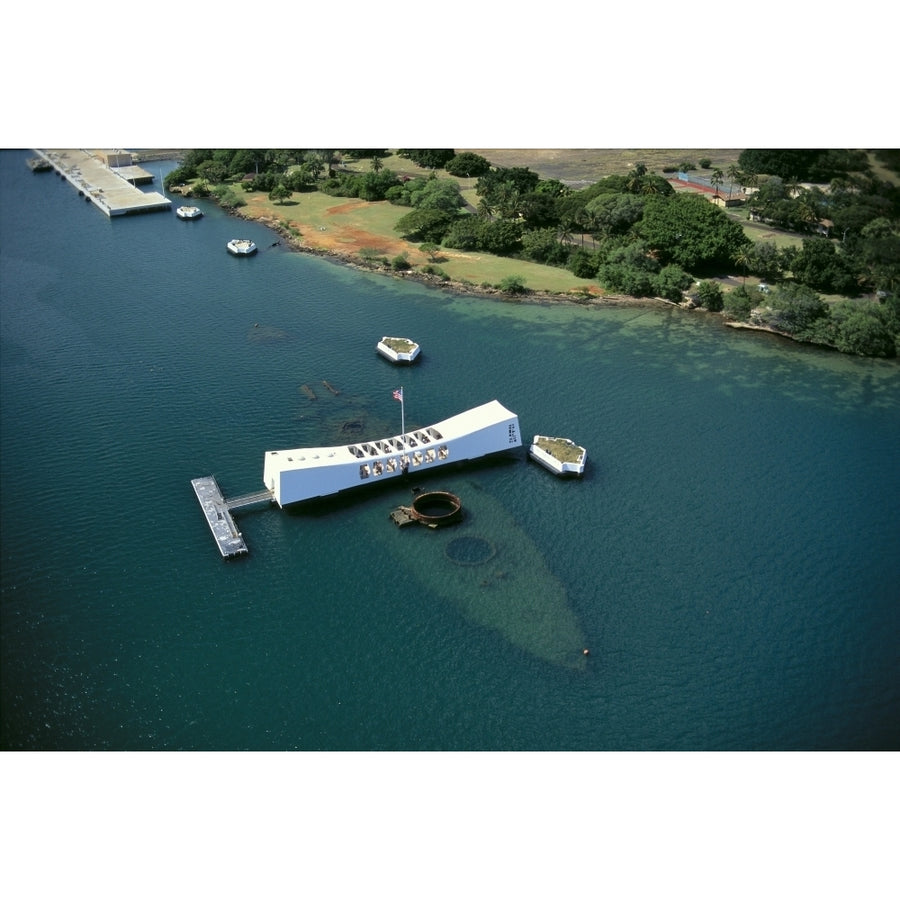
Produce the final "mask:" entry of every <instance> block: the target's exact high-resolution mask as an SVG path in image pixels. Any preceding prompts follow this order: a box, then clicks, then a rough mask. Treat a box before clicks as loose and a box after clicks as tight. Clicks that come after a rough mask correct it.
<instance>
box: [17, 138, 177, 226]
mask: <svg viewBox="0 0 900 900" xmlns="http://www.w3.org/2000/svg"><path fill="white" fill-rule="evenodd" d="M35 153H37V154H38V156H39V157H41V159H44V160H46V161H47V162H48V163H49V164H50V165H51V166H52V167H53V169H55V171H56V172H57V174H59V175H61V176H62V177H63V178H65V179H66V181H68V182H69V183H70V184H71V185H72V186H73V187H74V188H75V189H76V190H77V191H78V193H79V194H81V195H82V196H84V197H85V199H87V200H90V201H91V202H92V203H93V204H94V206H96V207H97V208H98V209H99V210H101V211H102V212H104V213H106V215H107V216H110V217H112V216H127V215H133V214H135V213H144V212H155V211H156V210H168V209H171V208H172V201H171V200H170V199H169V198H168V197H166V196H165V195H164V194H159V193H156V192H153V193H146V194H145V193H144V192H143V191H142V190H140V189H139V188H138V187H136V186H135V185H136V184H138V183H142V182H146V181H152V180H153V176H152V175H150V173H149V172H145V171H144V170H143V169H141V168H140V167H137V166H125V167H116V168H111V167H110V166H109V165H107V163H106V159H104V155H103V154H102V153H99V152H97V153H89V152H88V151H87V150H35ZM106 158H110V157H109V156H108V155H107V157H106Z"/></svg>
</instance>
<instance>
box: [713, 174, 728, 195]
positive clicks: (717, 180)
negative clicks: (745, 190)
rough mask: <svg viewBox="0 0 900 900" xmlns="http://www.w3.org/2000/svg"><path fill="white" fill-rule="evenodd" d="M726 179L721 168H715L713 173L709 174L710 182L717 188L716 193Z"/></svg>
mask: <svg viewBox="0 0 900 900" xmlns="http://www.w3.org/2000/svg"><path fill="white" fill-rule="evenodd" d="M724 180H725V176H724V175H723V174H722V170H721V169H713V173H712V175H710V176H709V183H710V184H711V185H712V186H713V187H714V188H715V189H716V193H717V194H718V193H719V187H720V186H721V184H722V182H723V181H724Z"/></svg>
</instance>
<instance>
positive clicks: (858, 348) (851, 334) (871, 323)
mask: <svg viewBox="0 0 900 900" xmlns="http://www.w3.org/2000/svg"><path fill="white" fill-rule="evenodd" d="M831 319H832V322H833V323H834V345H835V347H837V349H838V350H840V351H841V352H842V353H854V354H856V355H857V356H881V357H888V358H893V357H895V356H896V355H897V338H898V337H900V335H898V334H897V333H896V332H893V331H892V330H891V328H890V325H889V322H888V317H887V316H886V315H885V313H884V309H883V307H881V306H880V305H879V304H878V303H874V302H867V303H856V302H854V301H852V300H842V301H840V302H838V303H836V304H835V305H834V306H833V307H832V309H831Z"/></svg>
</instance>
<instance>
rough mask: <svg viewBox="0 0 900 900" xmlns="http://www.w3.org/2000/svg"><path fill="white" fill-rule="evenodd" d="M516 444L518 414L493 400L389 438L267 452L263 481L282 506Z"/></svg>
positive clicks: (490, 452) (515, 445) (427, 469)
mask: <svg viewBox="0 0 900 900" xmlns="http://www.w3.org/2000/svg"><path fill="white" fill-rule="evenodd" d="M521 446H522V438H521V433H520V430H519V417H518V416H517V415H516V414H515V413H513V412H510V411H509V410H508V409H506V407H504V406H503V405H502V404H501V403H500V402H499V401H497V400H492V401H490V402H489V403H485V404H483V405H482V406H478V407H475V408H474V409H470V410H467V411H466V412H462V413H459V414H458V415H456V416H452V417H451V418H449V419H444V420H443V421H441V422H437V423H435V424H434V425H430V426H428V427H426V428H419V429H416V430H414V431H409V432H406V433H405V434H401V435H395V436H394V437H389V438H383V439H380V440H375V441H360V442H358V443H353V444H343V445H340V446H337V447H303V448H297V449H294V450H269V451H268V452H267V453H266V456H265V464H264V466H263V482H264V483H265V486H266V488H268V490H270V491H271V492H272V496H273V498H274V499H275V501H276V502H277V503H278V505H279V506H282V507H284V506H288V505H291V504H294V503H301V502H303V501H305V500H314V499H316V498H318V497H327V496H329V495H331V494H337V493H341V492H343V491H348V490H353V489H356V488H360V487H363V486H366V485H369V484H373V483H377V482H381V481H387V480H390V479H391V478H397V477H398V476H401V475H405V474H407V473H408V472H425V471H429V470H431V469H435V468H439V467H440V466H442V465H447V464H449V463H454V462H461V461H465V460H471V459H479V458H481V457H483V456H489V455H491V454H494V453H502V452H504V451H507V450H510V449H513V448H515V447H521Z"/></svg>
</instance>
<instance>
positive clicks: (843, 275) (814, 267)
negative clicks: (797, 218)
mask: <svg viewBox="0 0 900 900" xmlns="http://www.w3.org/2000/svg"><path fill="white" fill-rule="evenodd" d="M793 273H794V278H795V279H796V280H797V281H799V282H801V283H802V284H805V285H808V286H809V287H810V288H813V289H814V290H817V291H824V292H825V293H827V294H834V293H836V294H847V295H848V296H849V295H850V294H851V293H854V292H855V291H856V279H855V278H854V275H853V273H852V271H851V270H850V267H849V266H848V265H847V263H846V261H845V260H844V259H843V258H842V257H840V256H839V255H838V252H837V248H836V247H835V245H834V244H833V243H832V242H831V241H830V240H828V238H824V237H815V238H804V239H803V246H802V249H801V250H800V253H799V254H798V256H797V258H796V260H794V265H793Z"/></svg>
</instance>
